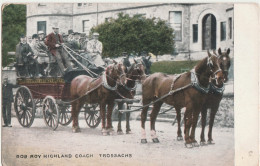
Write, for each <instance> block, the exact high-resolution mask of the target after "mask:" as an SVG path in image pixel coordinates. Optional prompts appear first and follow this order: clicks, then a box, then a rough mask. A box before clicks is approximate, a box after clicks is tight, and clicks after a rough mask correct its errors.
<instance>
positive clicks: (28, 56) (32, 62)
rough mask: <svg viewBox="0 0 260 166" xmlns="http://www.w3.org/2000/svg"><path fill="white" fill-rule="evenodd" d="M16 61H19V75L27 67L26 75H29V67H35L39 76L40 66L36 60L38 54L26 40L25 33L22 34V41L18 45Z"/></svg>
mask: <svg viewBox="0 0 260 166" xmlns="http://www.w3.org/2000/svg"><path fill="white" fill-rule="evenodd" d="M15 56H16V62H17V70H18V75H19V76H20V74H21V71H23V69H25V72H26V73H25V75H26V76H29V68H30V67H31V68H32V67H35V70H33V71H35V76H36V77H38V76H39V66H38V63H37V61H36V58H37V57H36V56H35V55H34V54H33V51H32V49H31V47H30V45H29V44H28V43H27V41H26V37H25V36H24V35H21V36H20V42H19V43H18V44H17V45H16V52H15Z"/></svg>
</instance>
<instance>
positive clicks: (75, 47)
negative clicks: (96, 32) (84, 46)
mask: <svg viewBox="0 0 260 166" xmlns="http://www.w3.org/2000/svg"><path fill="white" fill-rule="evenodd" d="M79 39H80V33H79V32H74V33H73V39H72V40H71V41H70V42H69V43H70V45H71V48H72V49H73V50H74V51H77V52H78V51H79V50H80V49H81V45H80V42H79Z"/></svg>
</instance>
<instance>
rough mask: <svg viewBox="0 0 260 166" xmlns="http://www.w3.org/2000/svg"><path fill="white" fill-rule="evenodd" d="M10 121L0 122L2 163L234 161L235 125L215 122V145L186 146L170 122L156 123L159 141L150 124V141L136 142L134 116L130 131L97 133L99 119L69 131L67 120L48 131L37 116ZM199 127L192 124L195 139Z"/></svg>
mask: <svg viewBox="0 0 260 166" xmlns="http://www.w3.org/2000/svg"><path fill="white" fill-rule="evenodd" d="M12 124H13V127H12V128H6V127H5V128H2V164H3V165H4V166H5V165H6V166H25V165H26V166H57V165H63V166H66V165H69V166H76V165H82V166H86V165H87V166H88V165H98V166H101V165H113V166H115V165H122V166H123V165H142V166H143V165H149V166H153V165H160V166H162V165H163V166H164V165H176V166H179V165H180V166H185V165H187V166H197V165H198V166H208V165H211V166H215V165H216V166H219V165H221V166H230V165H234V129H233V128H219V127H218V128H214V130H213V138H214V140H215V142H216V144H215V145H208V146H203V147H198V148H192V149H187V148H185V147H184V142H183V141H177V139H176V136H177V135H176V131H177V128H176V126H172V125H171V123H169V122H168V123H167V122H157V123H156V129H157V135H158V136H159V139H160V143H158V144H155V143H152V142H151V139H150V132H149V129H148V128H147V129H146V131H147V136H148V143H147V144H140V138H141V136H140V131H141V130H140V121H135V120H132V121H131V128H132V131H133V134H128V135H126V134H124V135H117V134H114V135H110V136H102V135H101V125H99V126H98V127H97V128H96V129H91V128H89V127H87V125H86V123H85V121H84V120H80V122H79V124H80V127H81V130H82V132H81V133H72V129H71V124H70V125H69V126H66V127H63V126H59V127H58V129H57V130H56V131H52V130H50V129H49V128H48V127H46V126H45V123H44V121H43V119H39V118H37V119H35V121H34V123H33V125H32V126H31V128H23V127H21V126H20V124H19V123H18V121H17V119H16V118H12ZM146 124H147V125H146V126H149V122H147V123H146ZM122 125H123V126H125V123H124V122H123V123H122ZM113 126H114V127H116V126H117V122H113ZM124 130H125V129H124ZM200 130H201V129H200V128H197V130H196V131H197V132H196V138H197V141H199V135H200V134H199V133H200ZM206 131H207V130H206Z"/></svg>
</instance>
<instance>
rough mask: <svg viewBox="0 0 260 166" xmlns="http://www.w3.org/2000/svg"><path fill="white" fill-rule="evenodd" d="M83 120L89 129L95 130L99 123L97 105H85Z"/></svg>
mask: <svg viewBox="0 0 260 166" xmlns="http://www.w3.org/2000/svg"><path fill="white" fill-rule="evenodd" d="M84 114H85V120H86V123H87V125H88V126H89V127H91V128H96V127H97V126H98V125H99V123H100V121H101V118H100V112H99V109H97V105H91V106H89V105H86V106H85V113H84Z"/></svg>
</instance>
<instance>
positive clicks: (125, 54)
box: [122, 52, 131, 67]
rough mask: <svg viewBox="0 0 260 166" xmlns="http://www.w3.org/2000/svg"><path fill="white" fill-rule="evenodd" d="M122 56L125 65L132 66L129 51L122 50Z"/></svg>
mask: <svg viewBox="0 0 260 166" xmlns="http://www.w3.org/2000/svg"><path fill="white" fill-rule="evenodd" d="M122 56H123V59H122V61H123V65H124V66H126V67H130V66H131V63H130V61H129V55H128V54H127V52H122Z"/></svg>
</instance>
